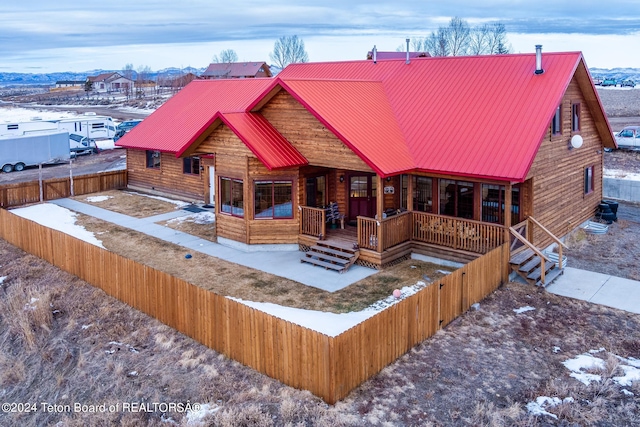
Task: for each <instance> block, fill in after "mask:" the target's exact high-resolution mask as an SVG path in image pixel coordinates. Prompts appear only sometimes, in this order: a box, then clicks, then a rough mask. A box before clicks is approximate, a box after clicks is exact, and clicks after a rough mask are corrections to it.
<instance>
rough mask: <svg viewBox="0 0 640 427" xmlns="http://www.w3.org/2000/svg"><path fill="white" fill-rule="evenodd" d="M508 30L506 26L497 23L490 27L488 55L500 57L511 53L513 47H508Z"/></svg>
mask: <svg viewBox="0 0 640 427" xmlns="http://www.w3.org/2000/svg"><path fill="white" fill-rule="evenodd" d="M507 44H508V41H507V29H506V28H505V26H504V24H502V23H500V22H497V23H495V24H493V25H491V27H490V32H489V41H488V46H487V49H488V53H489V54H492V55H500V54H505V53H510V52H511V46H510V45H509V46H507Z"/></svg>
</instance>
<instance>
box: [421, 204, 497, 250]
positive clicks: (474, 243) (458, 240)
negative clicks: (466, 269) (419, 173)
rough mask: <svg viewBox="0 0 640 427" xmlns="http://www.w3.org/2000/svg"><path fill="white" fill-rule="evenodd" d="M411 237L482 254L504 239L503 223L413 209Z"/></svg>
mask: <svg viewBox="0 0 640 427" xmlns="http://www.w3.org/2000/svg"><path fill="white" fill-rule="evenodd" d="M411 238H412V239H413V240H416V241H419V242H424V243H430V244H434V245H440V246H446V247H449V248H453V249H459V250H464V251H469V252H474V253H479V254H485V253H487V252H489V251H491V250H492V249H494V248H497V247H498V246H500V245H501V244H502V243H503V242H504V239H505V231H504V226H502V225H499V224H488V223H485V222H479V221H473V220H467V219H461V218H452V217H446V216H440V215H434V214H429V213H424V212H413V233H412V236H411Z"/></svg>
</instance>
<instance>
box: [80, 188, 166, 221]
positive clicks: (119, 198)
mask: <svg viewBox="0 0 640 427" xmlns="http://www.w3.org/2000/svg"><path fill="white" fill-rule="evenodd" d="M96 196H107V197H108V199H106V200H103V201H99V202H90V201H88V200H87V199H88V198H91V197H96ZM72 198H73V199H74V200H77V201H79V202H83V203H88V204H90V205H93V206H97V207H99V208H103V209H107V210H110V211H113V212H117V213H121V214H124V215H129V216H132V217H134V218H146V217H149V216H153V215H160V214H163V213H167V212H173V211H175V210H176V209H177V206H176V204H174V203H171V202H166V201H163V200H158V199H154V198H151V197H146V196H142V195H140V194H137V193H133V192H130V191H121V190H111V191H104V192H102V193H95V194H90V195H83V196H76V197H72Z"/></svg>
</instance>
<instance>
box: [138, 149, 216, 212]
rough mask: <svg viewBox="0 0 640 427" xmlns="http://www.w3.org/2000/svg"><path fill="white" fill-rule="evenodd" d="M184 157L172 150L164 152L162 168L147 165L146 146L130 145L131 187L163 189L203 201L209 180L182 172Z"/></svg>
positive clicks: (161, 161)
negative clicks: (135, 148) (143, 148)
mask: <svg viewBox="0 0 640 427" xmlns="http://www.w3.org/2000/svg"><path fill="white" fill-rule="evenodd" d="M182 166H183V160H182V159H178V158H176V156H175V155H174V154H171V153H161V155H160V168H159V169H153V168H147V154H146V151H145V150H134V149H131V148H128V149H127V173H128V176H129V181H128V185H129V186H130V187H135V188H140V189H143V190H148V191H153V192H158V193H164V194H167V195H173V196H177V197H180V198H185V199H189V200H194V201H203V200H204V193H205V186H206V185H207V182H206V180H205V176H204V174H203V173H200V175H192V174H185V173H183V172H182Z"/></svg>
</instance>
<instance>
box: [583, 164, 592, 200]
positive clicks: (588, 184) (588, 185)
mask: <svg viewBox="0 0 640 427" xmlns="http://www.w3.org/2000/svg"><path fill="white" fill-rule="evenodd" d="M592 192H593V166H589V167H588V168H585V169H584V194H591V193H592Z"/></svg>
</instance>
